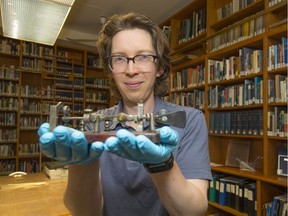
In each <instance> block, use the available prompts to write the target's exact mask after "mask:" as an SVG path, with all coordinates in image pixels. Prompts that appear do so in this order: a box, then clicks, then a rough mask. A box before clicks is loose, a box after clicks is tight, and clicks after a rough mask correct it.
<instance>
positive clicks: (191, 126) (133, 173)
mask: <svg viewBox="0 0 288 216" xmlns="http://www.w3.org/2000/svg"><path fill="white" fill-rule="evenodd" d="M122 109H123V106H122V103H121V102H120V103H119V104H118V105H116V106H114V107H111V108H109V109H105V110H101V111H99V112H101V113H103V114H105V115H116V114H118V113H120V112H122ZM161 109H166V110H167V111H169V112H173V111H178V110H184V111H185V112H186V127H185V128H176V127H171V128H173V129H175V130H177V131H178V132H179V137H180V139H179V143H178V145H177V148H176V149H175V151H174V152H173V155H174V158H175V160H176V161H177V164H178V166H179V167H180V169H181V171H182V173H183V175H184V177H185V178H186V179H211V178H212V176H211V170H210V158H209V149H208V136H207V135H208V132H207V127H206V122H205V117H204V115H203V113H202V112H201V111H199V110H197V109H194V108H191V107H183V106H178V105H175V104H172V103H169V102H165V101H163V100H161V99H160V98H158V97H156V98H155V106H154V113H157V112H158V111H159V110H161ZM147 124H148V123H147ZM87 126H88V128H87V129H88V130H89V128H90V130H91V126H92V125H87ZM147 126H148V125H146V127H147ZM123 127H124V128H125V124H123V123H114V124H113V125H111V129H113V130H118V129H119V128H123ZM100 128H103V125H101V126H100ZM127 129H129V130H131V128H127ZM100 163H101V178H102V187H103V196H104V216H115V215H117V216H142V215H143V216H165V215H168V213H167V211H166V210H165V208H164V206H163V205H162V204H161V202H160V199H159V196H158V193H157V190H156V187H155V186H154V184H153V182H152V180H151V178H150V175H149V174H148V173H147V171H146V170H145V169H144V167H143V164H141V163H139V162H135V161H130V160H126V159H123V158H121V157H119V156H117V155H114V154H111V153H108V152H104V153H103V155H102V156H101V158H100Z"/></svg>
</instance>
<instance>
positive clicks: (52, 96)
mask: <svg viewBox="0 0 288 216" xmlns="http://www.w3.org/2000/svg"><path fill="white" fill-rule="evenodd" d="M88 56H89V57H88ZM90 56H93V58H94V61H95V62H94V63H93V65H92V66H91V65H90V61H89V60H90V59H89V58H90ZM91 80H92V82H91ZM97 83H101V85H99V84H98V85H97ZM108 86H109V82H108V79H107V77H106V76H105V74H104V72H103V69H102V68H101V65H100V63H99V60H98V55H97V53H96V52H95V50H92V49H91V50H88V49H81V48H79V47H71V46H69V45H66V44H60V43H59V44H56V45H55V46H47V45H42V44H37V43H32V42H26V41H20V40H14V39H10V38H5V37H0V96H1V99H0V118H1V124H0V175H7V174H9V173H12V172H14V171H25V172H28V173H35V172H40V171H41V169H42V163H43V162H44V161H47V160H50V159H48V158H46V157H45V156H43V155H42V154H41V153H40V150H39V145H38V142H39V137H38V135H37V130H38V128H39V126H40V125H41V124H42V123H43V122H48V121H49V108H50V105H55V104H57V103H58V102H59V101H61V102H63V103H64V104H65V105H68V106H69V107H70V108H71V110H72V113H71V115H73V116H82V115H83V111H84V109H85V108H92V109H93V110H97V109H100V108H101V109H102V108H105V107H108V106H110V105H111V104H110V90H109V87H108ZM92 93H93V99H94V100H93V101H92V102H91V100H90V99H89V98H88V97H87V95H89V94H92ZM103 95H104V96H105V97H104V96H103ZM72 126H74V125H72ZM75 126H76V125H75Z"/></svg>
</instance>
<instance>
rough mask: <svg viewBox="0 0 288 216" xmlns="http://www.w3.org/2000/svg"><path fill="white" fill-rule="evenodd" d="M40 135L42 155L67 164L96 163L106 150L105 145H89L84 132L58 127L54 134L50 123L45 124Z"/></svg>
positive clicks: (97, 143)
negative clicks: (50, 130) (50, 129)
mask: <svg viewBox="0 0 288 216" xmlns="http://www.w3.org/2000/svg"><path fill="white" fill-rule="evenodd" d="M38 135H39V137H40V139H39V141H40V149H41V151H42V153H43V154H45V155H46V156H47V157H50V158H53V159H55V160H58V161H61V162H64V163H66V164H76V163H78V164H80V163H89V162H92V161H95V160H97V159H98V158H99V157H100V156H101V154H102V152H103V150H104V143H102V142H94V143H93V144H92V145H88V143H87V141H86V138H85V136H84V133H83V132H81V131H78V130H75V129H73V128H69V127H65V126H57V127H56V128H55V129H54V131H53V133H52V132H49V123H44V124H42V125H41V126H40V128H39V130H38Z"/></svg>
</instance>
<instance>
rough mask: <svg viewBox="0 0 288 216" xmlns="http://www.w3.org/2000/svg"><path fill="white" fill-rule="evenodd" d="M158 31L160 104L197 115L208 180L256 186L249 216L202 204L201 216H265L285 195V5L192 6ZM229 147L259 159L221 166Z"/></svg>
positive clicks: (257, 0) (259, 0) (231, 2)
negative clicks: (203, 132) (163, 64)
mask: <svg viewBox="0 0 288 216" xmlns="http://www.w3.org/2000/svg"><path fill="white" fill-rule="evenodd" d="M160 26H161V27H163V29H164V27H165V30H166V31H167V29H168V30H170V32H169V33H167V35H169V40H170V47H171V52H172V53H171V58H172V73H171V76H170V92H169V96H168V97H167V100H170V101H172V102H174V103H177V104H181V105H184V106H192V107H195V108H197V109H200V110H202V111H203V112H204V114H205V116H206V121H207V126H208V129H209V134H208V136H209V149H210V158H211V162H213V164H214V165H215V164H216V165H217V166H212V172H213V174H225V175H231V176H235V177H241V178H246V179H247V180H249V181H252V182H253V185H254V187H255V188H256V189H254V190H253V189H249V193H250V192H251V193H252V194H254V197H253V205H254V206H255V208H254V209H253V210H252V211H253V212H250V213H248V211H243V210H241V211H240V210H238V209H235V208H232V207H230V206H229V205H226V204H224V205H223V204H219V202H218V201H216V202H215V201H211V200H209V210H208V212H207V215H209V214H214V213H219V214H221V215H265V213H266V210H267V209H266V206H267V203H269V202H272V200H273V198H274V197H275V196H276V195H280V194H282V193H284V192H285V191H287V177H286V176H282V175H277V163H278V157H277V153H278V150H279V148H280V147H284V148H285V149H287V135H288V134H287V132H288V131H287V80H288V79H287V66H288V61H287V57H288V55H287V1H279V0H278V1H276V0H243V1H236V0H223V1H217V0H206V1H201V0H194V1H193V2H191V3H190V4H189V5H187V6H186V7H185V8H183V9H182V10H180V11H179V12H177V13H176V14H174V15H172V16H171V17H170V18H169V19H167V20H165V21H164V22H163V23H161V25H160ZM189 26H190V28H189ZM195 29H196V30H195ZM192 32H194V33H192ZM231 142H232V143H233V142H234V143H235V142H239V143H241V142H249V143H250V152H249V162H252V161H254V160H256V159H257V158H258V157H263V159H262V160H260V162H259V163H258V165H257V166H256V167H255V168H256V171H254V172H250V171H243V170H240V169H239V168H238V167H231V166H226V165H225V164H226V155H227V151H228V147H229V143H231ZM239 145H240V144H239ZM218 165H219V166H218ZM210 183H211V182H210ZM209 189H210V188H209ZM247 190H248V189H247Z"/></svg>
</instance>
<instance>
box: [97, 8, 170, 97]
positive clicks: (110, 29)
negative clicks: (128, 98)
mask: <svg viewBox="0 0 288 216" xmlns="http://www.w3.org/2000/svg"><path fill="white" fill-rule="evenodd" d="M127 29H142V30H145V31H147V32H148V33H149V34H150V35H151V37H152V43H153V47H154V49H155V51H156V55H157V56H158V58H157V70H160V69H162V70H163V73H162V75H161V76H160V77H157V78H156V83H155V85H154V94H155V95H156V96H160V97H161V96H165V95H166V94H167V92H168V78H169V76H168V75H169V72H170V67H171V62H170V57H169V43H168V40H167V38H166V36H165V34H164V33H163V31H162V30H161V29H160V28H159V26H158V25H157V24H156V23H155V22H153V21H152V20H151V19H150V18H148V17H147V16H144V15H142V14H139V13H135V12H130V13H126V14H116V15H113V16H111V17H110V18H109V19H108V20H107V22H106V23H105V24H104V26H103V28H102V30H101V31H100V32H99V35H98V40H97V43H96V45H97V49H98V53H99V56H100V59H101V60H102V62H103V63H104V69H105V70H106V71H107V73H108V75H109V78H110V88H111V90H112V94H113V95H114V97H115V99H116V100H120V99H121V98H122V96H121V95H120V92H119V90H118V89H117V87H116V85H115V82H114V79H113V76H112V72H111V71H110V69H109V66H108V61H107V58H106V57H108V56H110V55H111V46H112V38H113V37H114V35H115V34H117V33H118V32H120V31H123V30H127Z"/></svg>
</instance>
